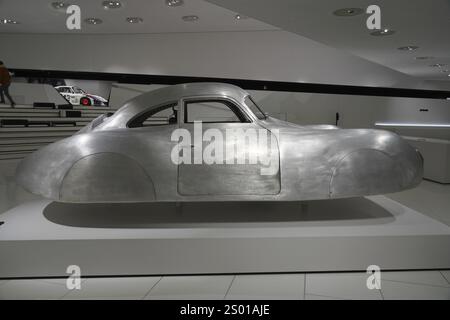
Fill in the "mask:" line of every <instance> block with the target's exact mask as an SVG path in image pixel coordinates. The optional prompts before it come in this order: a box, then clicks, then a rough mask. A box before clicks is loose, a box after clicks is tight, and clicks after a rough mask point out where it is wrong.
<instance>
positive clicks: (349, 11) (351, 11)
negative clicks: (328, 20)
mask: <svg viewBox="0 0 450 320" xmlns="http://www.w3.org/2000/svg"><path fill="white" fill-rule="evenodd" d="M363 12H364V11H363V9H361V8H343V9H338V10H336V11H334V12H333V14H334V15H335V16H338V17H353V16H357V15H359V14H361V13H363Z"/></svg>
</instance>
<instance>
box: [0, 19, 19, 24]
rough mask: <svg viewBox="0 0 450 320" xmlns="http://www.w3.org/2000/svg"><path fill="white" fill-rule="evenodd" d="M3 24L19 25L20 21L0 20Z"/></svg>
mask: <svg viewBox="0 0 450 320" xmlns="http://www.w3.org/2000/svg"><path fill="white" fill-rule="evenodd" d="M0 23H1V24H19V21H16V20H13V19H0Z"/></svg>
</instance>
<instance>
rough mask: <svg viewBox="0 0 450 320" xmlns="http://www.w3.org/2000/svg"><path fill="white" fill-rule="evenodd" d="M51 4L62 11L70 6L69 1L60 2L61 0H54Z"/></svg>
mask: <svg viewBox="0 0 450 320" xmlns="http://www.w3.org/2000/svg"><path fill="white" fill-rule="evenodd" d="M51 6H52V8H53V9H55V10H58V11H62V10H66V9H67V8H68V7H69V6H70V3H66V2H62V1H55V2H52V3H51Z"/></svg>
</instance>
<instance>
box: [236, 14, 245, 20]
mask: <svg viewBox="0 0 450 320" xmlns="http://www.w3.org/2000/svg"><path fill="white" fill-rule="evenodd" d="M234 18H235V19H236V20H244V19H248V17H247V16H243V15H241V14H237V15H235V16H234Z"/></svg>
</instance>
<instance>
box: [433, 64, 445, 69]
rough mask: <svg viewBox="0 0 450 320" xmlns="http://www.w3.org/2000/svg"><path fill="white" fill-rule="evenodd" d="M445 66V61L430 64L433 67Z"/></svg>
mask: <svg viewBox="0 0 450 320" xmlns="http://www.w3.org/2000/svg"><path fill="white" fill-rule="evenodd" d="M445 66H446V64H444V63H435V64H430V67H433V68H442V67H445Z"/></svg>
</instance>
